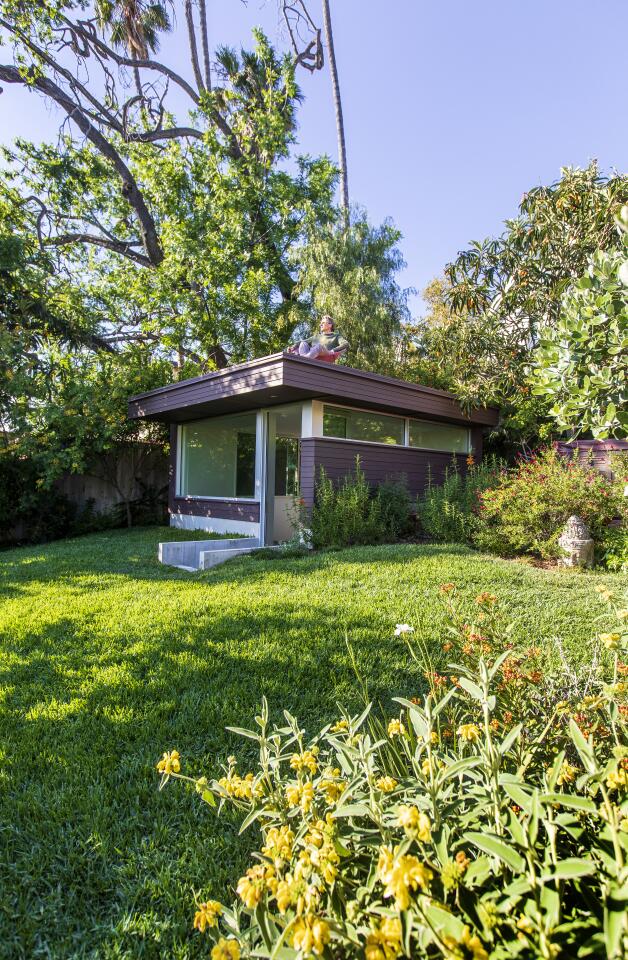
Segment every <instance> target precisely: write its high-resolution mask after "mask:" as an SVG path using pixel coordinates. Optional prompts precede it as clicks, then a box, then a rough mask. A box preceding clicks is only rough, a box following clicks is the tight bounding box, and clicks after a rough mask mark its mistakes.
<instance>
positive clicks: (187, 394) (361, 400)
mask: <svg viewBox="0 0 628 960" xmlns="http://www.w3.org/2000/svg"><path fill="white" fill-rule="evenodd" d="M314 398H316V399H320V400H323V401H325V400H326V401H328V402H330V403H346V404H348V405H349V406H356V407H364V408H366V409H371V410H382V411H386V412H388V413H398V414H401V415H402V416H418V417H426V418H428V419H432V420H438V421H441V422H449V423H468V424H470V425H472V424H485V425H489V424H495V423H496V422H497V411H496V410H495V409H493V408H487V409H479V410H474V411H472V413H471V414H470V415H469V416H467V415H466V414H465V413H464V411H463V410H462V408H461V406H460V404H459V403H458V401H457V400H456V398H455V397H453V396H452V395H451V394H449V393H446V392H445V391H443V390H433V389H431V388H430V387H422V386H420V385H419V384H414V383H406V382H404V381H403V380H395V379H393V378H392V377H383V376H380V375H378V374H375V373H369V372H367V371H364V370H354V369H353V368H352V367H343V366H339V367H337V366H333V365H331V364H328V363H321V362H320V361H316V360H308V359H305V358H303V357H295V356H292V355H289V354H276V355H274V356H271V357H264V358H262V359H260V360H252V361H251V362H250V363H248V364H242V365H240V366H237V367H229V368H227V369H226V370H220V371H218V372H216V373H211V374H207V375H205V376H203V377H195V378H194V379H192V380H183V381H181V382H180V383H175V384H171V385H170V386H167V387H160V388H159V389H157V390H152V391H151V392H150V393H146V394H142V395H141V396H138V397H132V398H131V399H130V400H129V416H130V417H131V418H132V419H137V418H142V417H144V418H147V419H155V420H165V421H175V420H176V421H177V422H183V421H185V420H194V419H198V418H200V417H204V416H217V415H220V414H223V413H229V412H235V411H239V410H246V409H248V410H254V409H255V408H259V407H265V406H273V405H275V404H279V403H291V402H293V401H296V400H307V399H314Z"/></svg>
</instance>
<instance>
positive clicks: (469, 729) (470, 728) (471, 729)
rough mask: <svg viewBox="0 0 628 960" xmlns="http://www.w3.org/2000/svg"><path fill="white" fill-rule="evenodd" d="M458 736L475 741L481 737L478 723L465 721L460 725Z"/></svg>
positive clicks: (468, 741)
mask: <svg viewBox="0 0 628 960" xmlns="http://www.w3.org/2000/svg"><path fill="white" fill-rule="evenodd" d="M458 736H459V737H460V738H461V739H462V740H466V741H467V743H475V742H476V740H479V739H480V728H479V727H478V725H477V724H476V723H463V724H462V726H461V727H458Z"/></svg>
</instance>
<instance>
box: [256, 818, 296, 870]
mask: <svg viewBox="0 0 628 960" xmlns="http://www.w3.org/2000/svg"><path fill="white" fill-rule="evenodd" d="M293 844H294V833H293V832H292V830H291V829H290V827H287V826H285V825H283V826H281V827H279V828H277V827H271V828H270V830H269V831H268V833H267V834H266V841H265V843H264V846H263V847H262V853H263V854H264V856H265V857H268V859H269V860H272V861H273V862H275V861H277V860H289V859H290V857H291V856H292V847H293Z"/></svg>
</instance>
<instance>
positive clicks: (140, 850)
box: [0, 528, 621, 958]
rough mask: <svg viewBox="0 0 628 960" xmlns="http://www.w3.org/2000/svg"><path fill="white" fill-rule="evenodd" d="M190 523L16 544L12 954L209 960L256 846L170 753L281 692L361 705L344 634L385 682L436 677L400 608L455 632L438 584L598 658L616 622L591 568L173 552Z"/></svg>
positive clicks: (190, 766)
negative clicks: (201, 909) (169, 759)
mask: <svg viewBox="0 0 628 960" xmlns="http://www.w3.org/2000/svg"><path fill="white" fill-rule="evenodd" d="M174 536H176V534H174V533H173V531H165V530H163V529H156V528H152V529H146V530H137V531H132V532H126V531H113V532H107V533H103V534H94V535H91V536H88V537H83V538H80V539H76V540H72V541H65V542H61V543H54V544H50V545H47V546H42V547H32V548H23V549H18V550H13V551H9V552H3V553H0V668H1V671H2V680H1V686H0V730H1V731H2V734H1V740H0V751H1V755H2V762H1V764H0V806H1V808H2V809H1V810H0V889H1V890H2V896H1V897H0V926H1V929H0V955H1V956H3V957H11V958H18V957H26V958H32V957H55V958H57V957H58V958H68V957H85V956H93V957H98V958H113V957H116V958H119V957H160V958H163V957H168V958H183V957H186V958H187V957H196V956H207V944H206V941H203V940H202V938H201V937H200V936H199V935H198V934H195V933H193V931H192V930H191V920H192V914H193V895H194V892H195V891H198V892H200V893H201V894H203V895H204V896H215V897H217V898H219V899H220V898H224V897H228V896H229V894H228V893H227V892H226V885H227V884H228V883H229V882H230V881H233V880H234V878H236V877H237V870H238V869H239V867H240V865H241V863H242V857H243V854H244V850H245V848H244V843H245V842H246V841H243V840H242V839H239V838H238V837H237V829H236V826H235V824H234V823H233V822H232V821H230V820H221V821H220V822H218V821H217V820H216V818H215V815H214V814H213V813H212V811H210V810H209V809H208V808H207V807H205V806H203V805H202V804H201V803H200V802H199V801H198V799H197V798H196V797H195V796H194V795H193V794H191V793H188V792H187V791H185V790H184V789H183V788H181V787H180V786H179V785H177V784H170V785H169V787H168V788H167V789H166V790H164V791H163V792H161V793H160V792H158V790H157V783H158V781H157V777H156V774H155V769H154V767H155V761H156V760H157V759H158V757H159V756H160V755H161V753H162V751H163V750H166V749H172V748H177V749H178V750H179V751H180V752H181V754H182V756H183V758H184V761H185V768H186V769H187V770H188V772H191V773H193V774H195V775H200V774H201V773H210V772H211V771H213V770H215V769H216V766H217V763H218V762H219V761H220V760H223V759H224V758H225V757H226V756H227V755H228V754H229V753H232V752H235V751H236V750H238V752H241V743H242V742H241V741H238V740H237V738H234V737H232V736H230V735H228V734H226V733H225V730H224V728H225V726H226V725H241V726H247V725H249V724H250V723H251V721H252V718H253V716H254V713H255V708H256V706H257V705H258V704H259V701H260V698H261V697H262V695H263V694H266V696H267V697H268V699H269V701H270V705H271V708H272V709H273V710H274V711H275V712H277V713H278V711H279V710H280V708H283V707H287V708H288V709H290V710H291V711H292V712H295V713H297V714H298V716H299V717H300V718H302V720H303V721H304V722H306V724H307V726H308V728H309V729H310V730H313V729H314V725H315V724H316V723H318V722H319V721H321V720H324V719H327V718H330V717H331V716H332V715H334V712H335V708H334V704H335V702H336V701H338V700H343V701H345V702H349V703H353V704H356V705H357V690H356V682H355V677H354V674H353V672H352V669H351V665H350V662H349V656H348V653H347V649H346V645H345V634H347V635H348V637H349V639H350V642H351V644H352V646H353V647H354V649H355V652H356V656H357V660H358V664H359V669H360V671H361V672H362V673H363V675H364V676H365V677H366V678H367V679H368V681H369V686H370V689H371V692H372V693H373V694H374V695H376V696H379V697H381V698H382V699H384V700H388V698H389V697H390V696H394V695H397V694H401V693H403V694H405V695H412V694H415V693H418V692H419V690H420V689H421V686H422V683H421V677H420V674H419V672H418V670H417V668H416V667H414V666H412V665H411V664H409V662H408V658H407V656H406V653H405V648H404V645H403V643H402V642H401V641H399V640H397V639H395V637H394V636H393V630H394V627H395V624H396V623H397V622H408V623H412V624H414V625H415V627H416V629H417V634H418V636H420V637H421V638H422V639H424V640H426V641H427V642H428V643H429V642H437V641H439V640H442V638H443V636H444V624H443V616H442V610H441V605H440V601H439V598H438V593H437V586H438V585H439V584H440V583H442V582H445V581H453V582H454V583H456V584H457V585H458V586H459V587H460V589H461V591H462V592H463V593H464V594H465V595H468V596H469V598H470V599H472V598H473V597H474V596H475V595H476V594H477V593H478V592H479V591H480V590H490V591H492V592H494V593H497V594H498V595H499V596H500V597H502V598H504V599H507V600H508V602H509V603H510V605H511V607H512V611H513V616H514V617H516V618H517V619H518V621H519V623H518V626H517V629H516V631H515V637H516V638H519V639H521V640H522V641H524V642H525V643H527V644H528V643H536V642H543V643H545V645H546V647H547V649H548V651H549V653H550V655H551V656H555V653H554V652H553V651H554V646H555V645H554V644H553V642H552V640H553V638H554V637H556V636H560V637H561V638H562V640H563V642H564V645H565V647H566V648H567V649H568V650H569V651H570V652H571V654H572V655H573V656H574V657H576V658H578V659H581V660H586V659H587V657H588V656H589V650H590V637H591V634H592V632H593V631H594V630H600V629H602V628H603V626H604V625H606V621H605V620H604V619H602V620H599V621H598V620H597V618H599V617H600V616H603V615H604V607H603V605H602V603H601V602H600V601H599V600H598V598H597V595H596V594H595V593H594V590H593V587H594V585H595V584H596V583H600V582H605V583H614V584H615V585H616V587H617V588H621V581H620V577H619V576H615V577H612V576H609V575H604V576H602V575H597V574H586V575H585V574H579V573H576V572H563V573H559V572H554V571H545V570H536V569H533V568H531V567H529V566H526V565H524V564H521V563H512V562H506V561H499V560H495V559H492V558H490V557H484V556H480V555H478V554H474V553H471V552H470V551H467V550H465V549H463V548H448V547H441V546H413V545H408V546H394V547H393V546H382V547H372V548H356V549H353V550H347V551H344V552H340V553H322V554H318V555H314V556H307V557H303V558H297V559H294V558H293V559H287V558H280V559H272V560H255V559H252V558H247V559H242V560H239V561H234V562H231V563H228V564H227V565H225V566H222V567H218V568H216V569H215V570H212V571H209V572H207V573H199V574H186V573H184V572H182V571H177V570H174V569H170V568H166V567H162V566H160V565H159V564H158V563H157V561H156V552H157V550H156V548H157V542H158V541H159V540H160V539H164V538H165V537H168V538H169V539H173V537H174Z"/></svg>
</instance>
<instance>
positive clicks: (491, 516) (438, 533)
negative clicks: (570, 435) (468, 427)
mask: <svg viewBox="0 0 628 960" xmlns="http://www.w3.org/2000/svg"><path fill="white" fill-rule="evenodd" d="M624 474H625V468H619V467H618V469H617V471H616V473H615V479H614V480H609V479H608V478H607V477H605V476H604V475H603V474H601V473H600V472H599V471H598V470H596V469H595V468H594V467H593V466H591V465H589V464H587V463H586V462H584V463H582V462H579V461H578V460H577V459H576V458H575V457H574V458H568V457H564V456H560V455H559V454H558V453H557V451H556V450H555V449H554V448H553V447H547V448H545V449H543V450H540V451H539V452H538V453H537V454H535V455H532V456H529V457H527V458H524V457H521V458H519V460H518V461H517V463H516V465H515V466H513V467H506V466H505V465H501V466H500V465H498V464H497V463H492V464H491V463H490V462H489V463H485V464H482V465H480V466H479V467H476V466H471V468H470V469H469V471H468V473H467V474H466V476H465V477H463V476H460V475H459V474H458V473H457V472H456V471H454V470H452V471H450V473H449V475H448V477H447V478H446V480H445V483H444V484H443V485H442V486H435V487H430V488H429V489H428V490H427V491H426V493H425V495H424V496H423V498H422V499H421V500H420V502H419V516H420V519H421V523H422V525H423V527H424V529H425V531H426V532H427V533H428V534H429V535H430V536H432V537H434V539H436V540H440V541H444V542H450V543H468V544H471V545H473V546H476V547H479V548H481V549H485V550H488V551H490V552H493V553H497V554H499V555H500V556H507V557H508V556H516V555H519V554H529V555H531V556H535V557H542V558H550V557H558V556H560V548H559V546H558V538H559V536H560V534H561V532H562V529H563V527H564V525H565V523H566V521H567V520H568V519H569V517H570V516H571V515H573V514H576V515H577V516H579V517H581V518H582V519H583V520H584V521H585V522H586V523H587V525H588V526H589V528H590V530H591V535H592V536H593V538H594V539H595V540H597V541H598V543H600V544H602V543H603V541H604V539H605V537H606V536H607V530H608V526H609V524H610V523H611V521H613V520H615V519H618V518H619V519H621V520H622V522H623V525H624V529H625V525H626V521H627V519H628V518H627V515H626V498H625V497H624V483H625V479H624Z"/></svg>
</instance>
